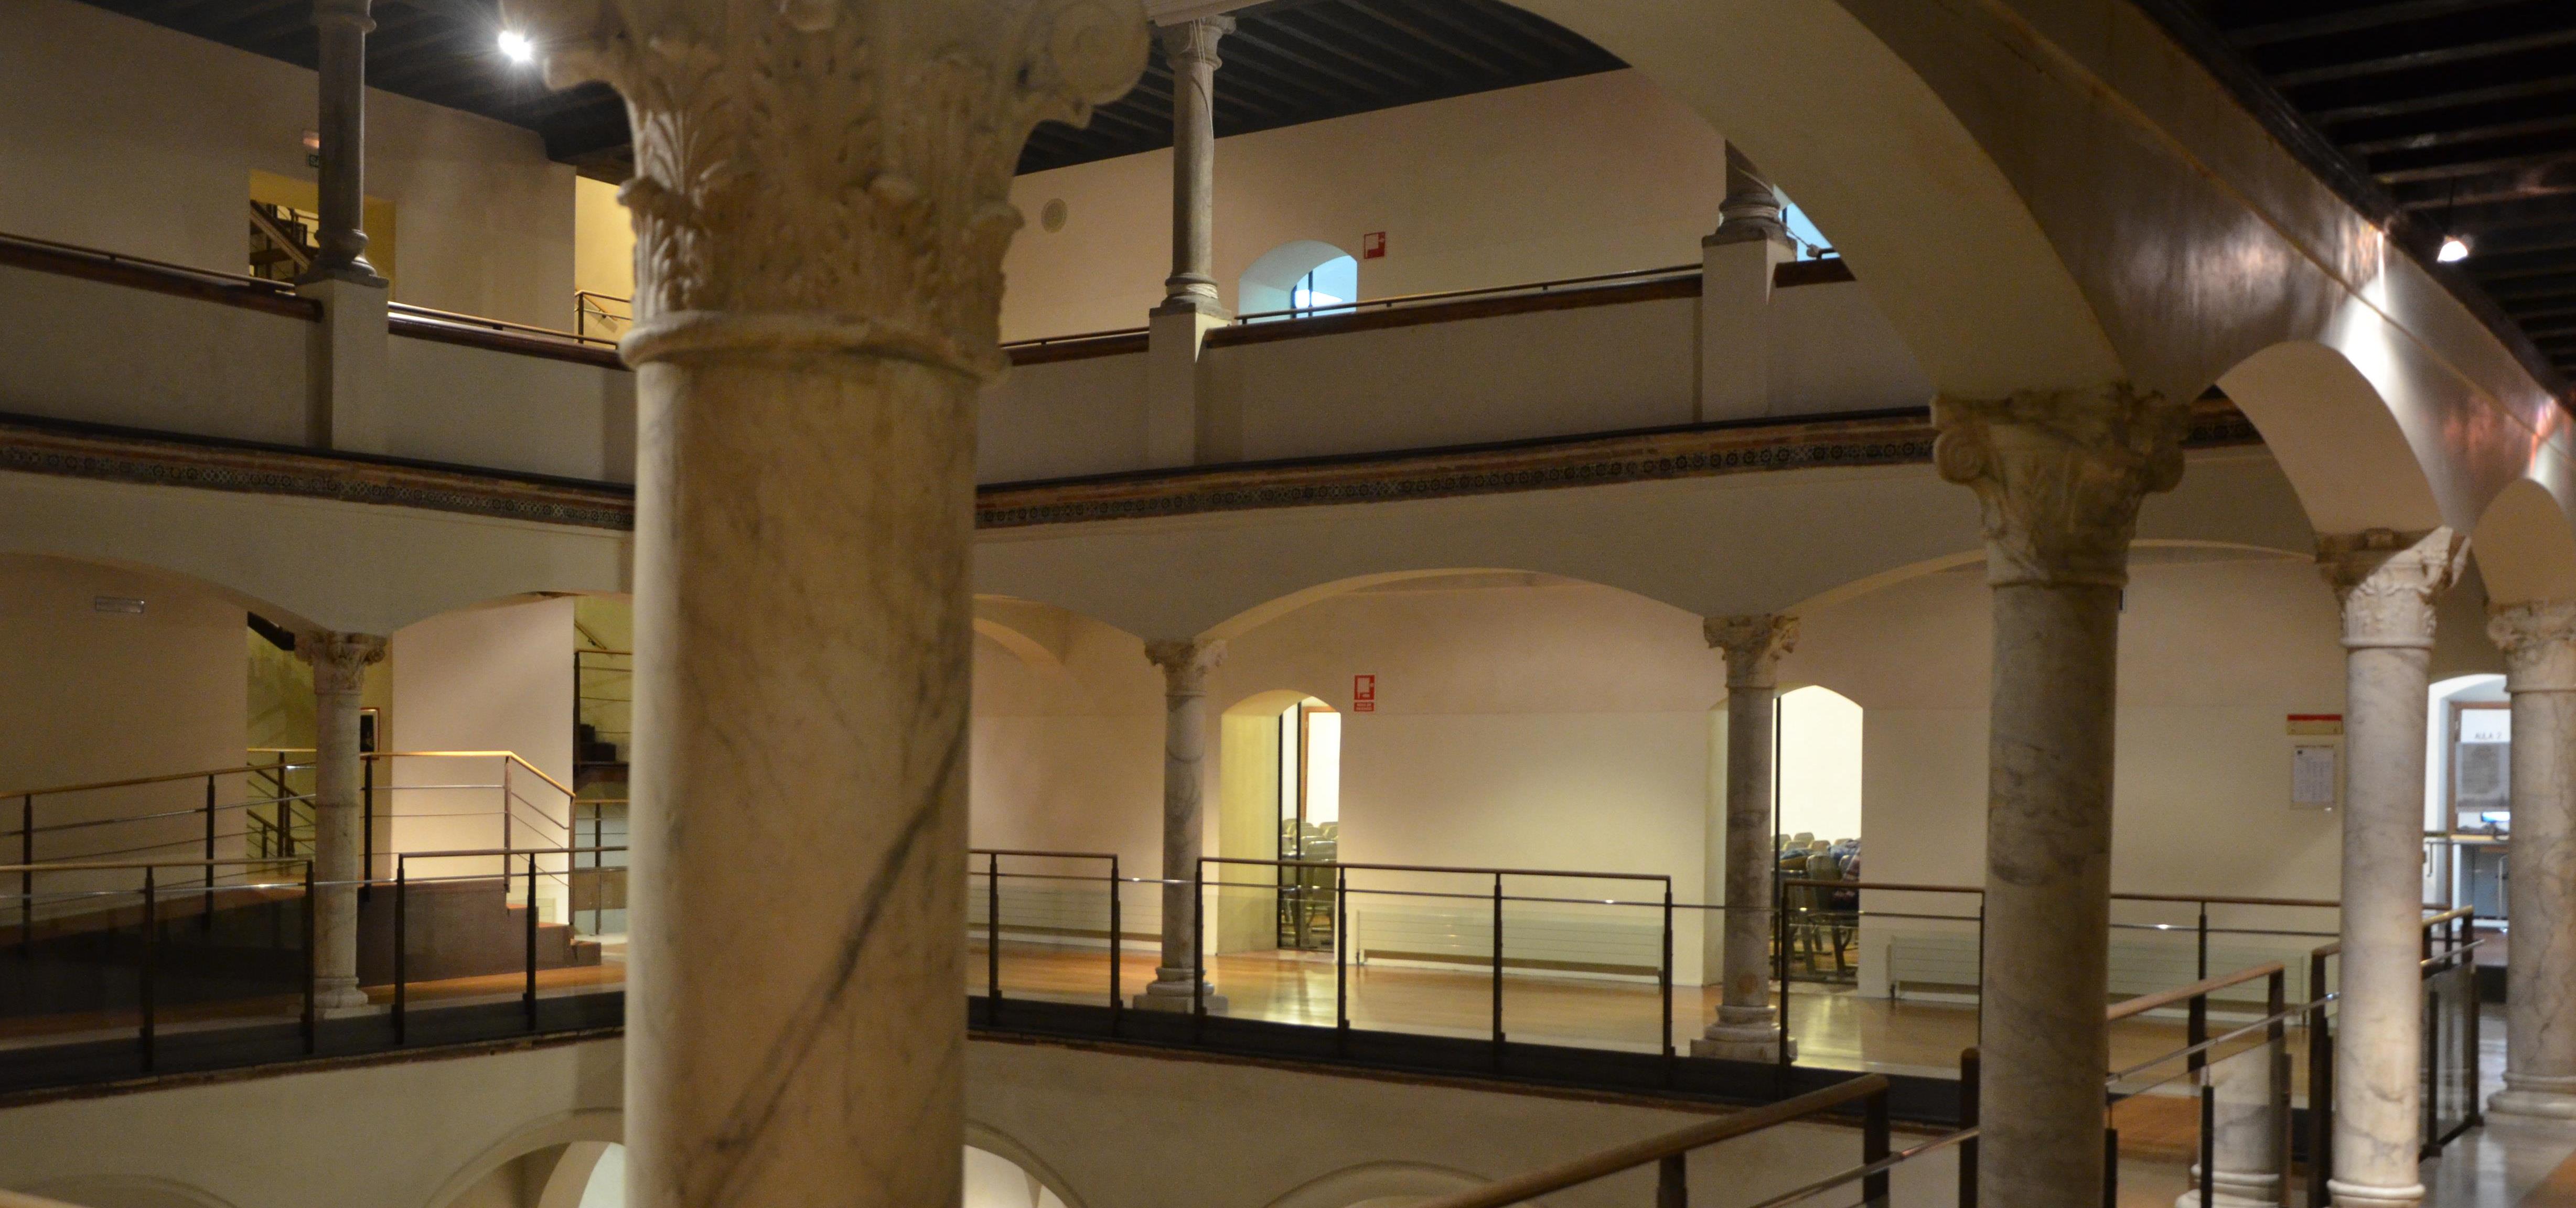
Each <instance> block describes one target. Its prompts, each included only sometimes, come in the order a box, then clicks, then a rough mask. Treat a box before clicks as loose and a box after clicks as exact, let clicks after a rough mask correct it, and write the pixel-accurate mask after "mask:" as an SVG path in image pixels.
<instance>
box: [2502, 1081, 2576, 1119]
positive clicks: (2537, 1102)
mask: <svg viewBox="0 0 2576 1208" xmlns="http://www.w3.org/2000/svg"><path fill="white" fill-rule="evenodd" d="M2487 1114H2489V1115H2495V1116H2529V1117H2533V1118H2537V1119H2543V1120H2576V1078H2535V1077H2532V1076H2530V1075H2528V1074H2525V1075H2521V1076H2516V1075H2514V1074H2512V1073H2510V1072H2508V1073H2506V1074H2505V1076H2504V1089H2503V1090H2500V1091H2497V1092H2496V1093H2495V1094H2493V1095H2491V1096H2488V1098H2487Z"/></svg>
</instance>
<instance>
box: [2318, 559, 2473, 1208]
mask: <svg viewBox="0 0 2576 1208" xmlns="http://www.w3.org/2000/svg"><path fill="white" fill-rule="evenodd" d="M2466 545H2467V543H2466V542H2465V541H2464V540H2463V539H2462V538H2460V537H2459V536H2458V535H2457V534H2454V533H2453V532H2451V530H2449V529H2434V530H2433V531H2431V532H2430V533H2415V534H2407V535H2400V534H2397V533H2393V532H2390V531H2388V530H2386V529H2372V530H2370V531H2369V532H2365V533H2355V534H2347V535H2340V536H2329V537H2321V538H2319V539H2318V541H2317V561H2318V562H2319V564H2320V565H2321V567H2322V569H2323V570H2324V571H2325V574H2326V580H2327V581H2328V582H2329V583H2331V584H2333V585H2334V589H2335V595H2336V597H2337V598H2339V599H2340V600H2341V601H2342V602H2343V647H2344V650H2345V652H2346V654H2345V658H2344V671H2345V687H2344V707H2343V710H2344V748H2345V751H2346V755H2345V763H2346V772H2345V775H2344V815H2343V955H2342V957H2341V958H2340V959H2341V971H2340V978H2339V981H2338V985H2339V988H2340V989H2341V992H2342V999H2341V1002H2340V1004H2339V1006H2338V1007H2337V1013H2338V1020H2337V1023H2336V1030H2335V1119H2334V1129H2335V1136H2334V1171H2333V1177H2332V1178H2331V1179H2330V1180H2329V1181H2328V1183H2327V1187H2328V1189H2329V1191H2331V1193H2332V1194H2333V1196H2334V1202H2335V1203H2336V1204H2337V1205H2339V1206H2342V1208H2397V1206H2400V1205H2413V1204H2416V1203H2420V1202H2422V1200H2423V1198H2424V1185H2423V1183H2422V1181H2421V1180H2420V1178H2419V1177H2418V1175H2417V1170H2416V1155H2417V1152H2418V1150H2419V1149H2420V1147H2421V1145H2422V1142H2423V1131H2424V1122H2423V1119H2422V1116H2421V1115H2420V1110H2421V1107H2422V1101H2423V1096H2422V1088H2421V1087H2420V1085H2419V1080H2420V1079H2421V1078H2422V1077H2423V1074H2422V1071H2421V1069H2420V1066H2421V1064H2422V1061H2423V1053H2424V1006H2423V1003H2424V992H2423V980H2422V975H2421V970H2420V969H2419V968H2418V967H2417V962H2418V961H2420V960H2421V959H2422V950H2423V918H2424V910H2423V904H2424V724H2425V713H2426V710H2427V707H2428V702H2427V700H2426V696H2425V693H2426V689H2427V688H2428V687H2429V685H2428V684H2427V682H2426V670H2425V669H2426V666H2427V664H2428V663H2429V662H2430V660H2431V658H2432V653H2433V604H2434V601H2435V600H2436V599H2438V598H2439V597H2440V596H2441V594H2442V592H2443V591H2444V590H2446V589H2448V588H2449V587H2450V585H2451V583H2452V581H2453V580H2454V579H2455V578H2457V576H2458V574H2459V569H2460V563H2461V558H2462V555H2463V554H2464V553H2465V552H2466Z"/></svg>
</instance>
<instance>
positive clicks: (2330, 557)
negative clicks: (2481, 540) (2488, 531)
mask: <svg viewBox="0 0 2576 1208" xmlns="http://www.w3.org/2000/svg"><path fill="white" fill-rule="evenodd" d="M2468 549H2469V542H2468V538H2466V537H2463V536H2461V535H2460V534H2458V533H2454V532H2452V531H2451V530H2449V529H2447V528H2437V529H2433V530H2431V531H2429V532H2422V533H2398V532H2392V531H2390V530H2388V529H2369V530H2367V531H2364V532H2359V533H2335V534H2329V535H2327V536H2322V537H2319V538H2317V565H2318V569H2320V570H2322V571H2323V572H2325V576H2326V582H2327V583H2329V584H2331V585H2333V587H2334V592H2335V599H2337V600H2338V601H2341V602H2342V604H2343V645H2344V649H2346V650H2365V649H2369V648H2372V647H2415V648H2419V649H2431V648H2432V645H2433V604H2434V601H2436V600H2439V599H2440V598H2441V596H2442V593H2443V592H2445V591H2447V590H2449V589H2450V586H2451V584H2453V583H2455V582H2457V581H2459V577H2460V568H2461V566H2462V564H2463V563H2464V562H2465V561H2466V559H2467V556H2468Z"/></svg>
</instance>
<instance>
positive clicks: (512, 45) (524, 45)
mask: <svg viewBox="0 0 2576 1208" xmlns="http://www.w3.org/2000/svg"><path fill="white" fill-rule="evenodd" d="M501 57H502V58H505V59H508V60H509V61H511V62H513V63H528V62H533V61H535V59H536V57H537V44H536V43H534V42H531V41H529V40H528V35H526V34H523V33H520V32H519V31H517V30H515V29H505V30H502V31H501Z"/></svg>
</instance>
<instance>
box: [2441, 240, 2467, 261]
mask: <svg viewBox="0 0 2576 1208" xmlns="http://www.w3.org/2000/svg"><path fill="white" fill-rule="evenodd" d="M2468 258H2469V241H2468V240H2466V239H2463V238H2461V237H2459V236H2457V235H2448V236H2444V237H2443V239H2442V250H2440V251H2438V252H2435V253H2433V259H2435V260H2438V261H2440V262H2442V263H2444V264H2457V263H2459V262H2460V261H2463V260H2466V259H2468Z"/></svg>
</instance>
